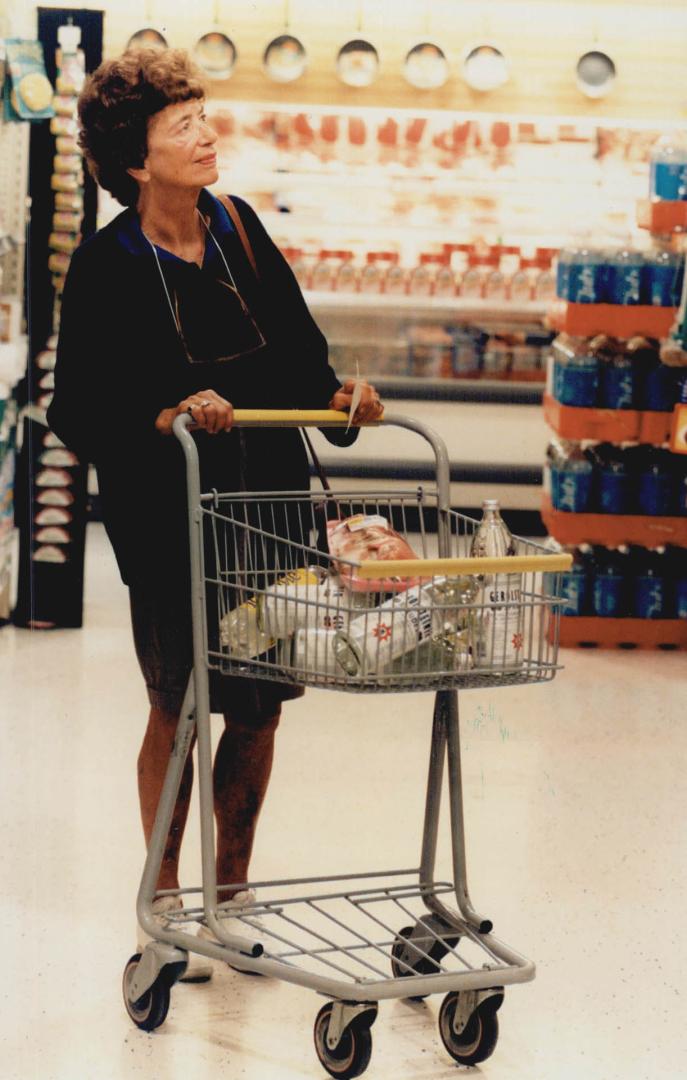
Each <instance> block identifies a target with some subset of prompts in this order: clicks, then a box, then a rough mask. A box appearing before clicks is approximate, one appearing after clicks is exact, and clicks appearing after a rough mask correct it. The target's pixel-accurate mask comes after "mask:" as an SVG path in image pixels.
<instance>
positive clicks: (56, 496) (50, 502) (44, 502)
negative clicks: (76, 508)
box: [36, 488, 74, 506]
mask: <svg viewBox="0 0 687 1080" xmlns="http://www.w3.org/2000/svg"><path fill="white" fill-rule="evenodd" d="M36 502H37V503H39V505H40V506H71V505H72V503H73V502H74V496H73V495H72V493H71V491H67V490H66V489H65V488H45V489H44V490H43V491H39V492H38V494H37V495H36Z"/></svg>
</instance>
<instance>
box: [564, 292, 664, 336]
mask: <svg viewBox="0 0 687 1080" xmlns="http://www.w3.org/2000/svg"><path fill="white" fill-rule="evenodd" d="M676 310H677V309H676V308H673V307H652V306H650V305H648V304H575V303H572V302H571V301H568V300H555V301H554V302H553V304H552V305H551V307H550V309H549V314H548V322H549V325H550V326H551V327H552V328H553V329H554V330H559V331H561V332H562V333H566V334H571V335H572V336H573V337H594V336H595V334H609V335H610V336H611V337H615V338H619V339H621V340H622V339H626V338H631V337H634V336H635V334H642V335H644V336H645V337H653V338H664V337H668V335H669V333H670V330H671V328H672V326H673V323H674V322H675V312H676Z"/></svg>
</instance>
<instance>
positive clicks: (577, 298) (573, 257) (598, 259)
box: [567, 244, 606, 304]
mask: <svg viewBox="0 0 687 1080" xmlns="http://www.w3.org/2000/svg"><path fill="white" fill-rule="evenodd" d="M567 299H568V300H569V301H571V303H575V304H602V303H603V302H604V301H605V299H606V258H605V255H604V252H603V251H601V249H600V248H595V247H592V245H591V244H587V245H584V246H583V247H580V248H574V249H573V250H572V251H571V254H570V263H569V267H568V290H567Z"/></svg>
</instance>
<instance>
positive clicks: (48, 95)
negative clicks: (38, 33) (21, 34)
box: [4, 38, 54, 120]
mask: <svg viewBox="0 0 687 1080" xmlns="http://www.w3.org/2000/svg"><path fill="white" fill-rule="evenodd" d="M4 47H5V53H6V57H7V76H6V79H5V86H4V103H5V119H7V120H46V119H48V118H49V117H52V116H54V109H53V105H52V97H53V91H52V86H51V84H50V81H49V79H48V77H47V76H46V74H45V62H44V59H43V46H42V45H41V43H40V41H26V40H22V39H20V38H6V39H5V41H4Z"/></svg>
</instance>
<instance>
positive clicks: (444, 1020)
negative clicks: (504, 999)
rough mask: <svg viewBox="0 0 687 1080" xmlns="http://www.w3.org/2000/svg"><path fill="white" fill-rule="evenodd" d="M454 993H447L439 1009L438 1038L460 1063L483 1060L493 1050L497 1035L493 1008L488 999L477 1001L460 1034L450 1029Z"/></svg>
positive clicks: (454, 1002) (455, 996)
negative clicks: (477, 1004) (476, 1005)
mask: <svg viewBox="0 0 687 1080" xmlns="http://www.w3.org/2000/svg"><path fill="white" fill-rule="evenodd" d="M457 1005H458V993H457V992H456V991H452V992H451V993H450V994H447V995H446V997H445V998H444V1000H443V1001H442V1003H441V1008H440V1010H439V1034H440V1035H441V1041H442V1042H443V1044H444V1046H445V1047H446V1049H447V1050H448V1052H449V1054H450V1055H451V1057H452V1058H453V1059H454V1061H457V1062H458V1063H459V1064H460V1065H477V1064H478V1063H479V1062H480V1061H486V1060H487V1058H488V1057H491V1055H492V1054H493V1053H494V1050H495V1049H496V1043H497V1041H498V1037H499V1022H498V1018H497V1016H496V1009H497V1008H498V1005H497V1006H496V1007H495V1006H494V1005H493V1004H492V1003H491V1001H490V1000H487V1001H485V1002H484V1003H483V1004H482V1005H479V1006H478V1007H477V1008H476V1009H475V1011H474V1012H473V1014H472V1016H471V1017H470V1019H469V1020H468V1022H467V1025H466V1026H465V1027H464V1028H463V1030H462V1031H461V1033H460V1035H456V1033H455V1031H454V1030H453V1018H454V1016H455V1015H456V1007H457Z"/></svg>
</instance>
